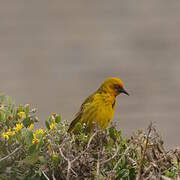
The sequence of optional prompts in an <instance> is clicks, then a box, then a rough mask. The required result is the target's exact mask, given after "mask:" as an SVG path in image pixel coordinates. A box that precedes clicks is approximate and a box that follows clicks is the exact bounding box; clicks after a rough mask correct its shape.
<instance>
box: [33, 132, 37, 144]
mask: <svg viewBox="0 0 180 180" xmlns="http://www.w3.org/2000/svg"><path fill="white" fill-rule="evenodd" d="M32 143H33V144H38V143H39V139H38V138H37V136H36V134H33V140H32Z"/></svg>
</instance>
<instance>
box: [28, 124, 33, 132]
mask: <svg viewBox="0 0 180 180" xmlns="http://www.w3.org/2000/svg"><path fill="white" fill-rule="evenodd" d="M28 129H29V130H31V131H32V130H33V129H34V124H33V123H32V124H30V125H29V127H28Z"/></svg>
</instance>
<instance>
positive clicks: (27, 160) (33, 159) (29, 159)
mask: <svg viewBox="0 0 180 180" xmlns="http://www.w3.org/2000/svg"><path fill="white" fill-rule="evenodd" d="M38 160H39V153H38V152H36V153H34V154H32V155H29V156H27V157H26V158H25V159H23V162H24V163H25V164H27V165H33V164H35V163H36V162H37V161H38Z"/></svg>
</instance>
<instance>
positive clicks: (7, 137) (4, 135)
mask: <svg viewBox="0 0 180 180" xmlns="http://www.w3.org/2000/svg"><path fill="white" fill-rule="evenodd" d="M1 136H2V138H3V139H5V140H8V139H9V136H8V134H7V133H6V132H3V133H2V134H1Z"/></svg>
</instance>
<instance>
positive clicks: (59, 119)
mask: <svg viewBox="0 0 180 180" xmlns="http://www.w3.org/2000/svg"><path fill="white" fill-rule="evenodd" d="M55 122H56V123H60V122H61V116H60V115H59V114H57V115H56V117H55Z"/></svg>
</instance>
